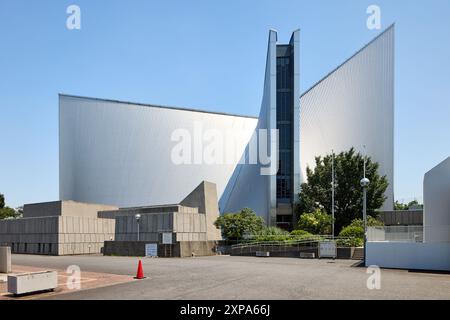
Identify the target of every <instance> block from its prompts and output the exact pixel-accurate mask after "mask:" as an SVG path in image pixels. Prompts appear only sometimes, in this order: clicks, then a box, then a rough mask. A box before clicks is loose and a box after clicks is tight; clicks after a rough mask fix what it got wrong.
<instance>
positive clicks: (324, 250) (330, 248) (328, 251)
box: [319, 241, 337, 258]
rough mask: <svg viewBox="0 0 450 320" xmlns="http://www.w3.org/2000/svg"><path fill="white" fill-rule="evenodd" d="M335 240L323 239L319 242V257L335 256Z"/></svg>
mask: <svg viewBox="0 0 450 320" xmlns="http://www.w3.org/2000/svg"><path fill="white" fill-rule="evenodd" d="M336 256H337V246H336V241H324V242H320V243H319V258H336Z"/></svg>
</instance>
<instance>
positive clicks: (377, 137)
mask: <svg viewBox="0 0 450 320" xmlns="http://www.w3.org/2000/svg"><path fill="white" fill-rule="evenodd" d="M394 31H395V28H394V25H393V26H391V27H389V28H388V29H387V30H386V31H384V32H383V33H382V34H380V35H379V36H378V37H376V38H375V39H374V40H372V41H371V42H370V43H369V44H367V45H366V46H365V47H363V48H362V49H361V50H360V51H358V52H357V53H356V54H355V55H353V56H352V57H351V58H350V59H348V60H347V61H346V62H345V63H344V64H342V65H341V66H339V67H338V68H337V69H335V70H334V71H333V72H331V73H330V74H329V75H327V76H326V77H325V78H324V79H322V80H321V81H320V82H319V83H317V84H316V85H315V86H313V87H312V88H311V89H310V90H308V91H307V92H306V93H304V94H303V95H302V97H301V99H300V166H301V172H302V181H305V180H306V168H307V166H310V167H311V168H313V167H314V164H315V161H314V159H315V157H316V156H324V155H327V154H331V152H332V150H333V149H334V152H335V153H338V152H341V151H346V150H349V149H350V148H351V147H354V148H355V149H356V150H357V151H359V152H361V153H366V154H367V155H368V156H370V157H372V159H373V160H374V161H377V162H378V163H379V164H380V168H379V172H380V174H381V175H386V176H387V179H388V181H389V187H388V189H387V190H386V193H385V195H386V197H387V200H386V202H385V204H384V206H383V208H382V209H383V210H392V208H393V204H394V191H393V190H394ZM364 146H365V147H364ZM361 174H362V173H361Z"/></svg>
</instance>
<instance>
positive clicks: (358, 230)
mask: <svg viewBox="0 0 450 320" xmlns="http://www.w3.org/2000/svg"><path fill="white" fill-rule="evenodd" d="M339 237H342V238H348V239H340V240H339V241H338V245H339V246H344V247H360V246H362V245H363V244H364V228H363V227H360V226H357V225H349V226H347V227H345V228H344V229H342V231H341V232H340V233H339Z"/></svg>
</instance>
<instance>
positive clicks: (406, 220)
mask: <svg viewBox="0 0 450 320" xmlns="http://www.w3.org/2000/svg"><path fill="white" fill-rule="evenodd" d="M379 219H380V220H381V221H383V223H384V224H385V225H386V226H397V225H401V226H421V225H423V210H392V211H383V212H380V213H379Z"/></svg>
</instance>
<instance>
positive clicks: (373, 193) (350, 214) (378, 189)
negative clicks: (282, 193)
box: [296, 148, 389, 233]
mask: <svg viewBox="0 0 450 320" xmlns="http://www.w3.org/2000/svg"><path fill="white" fill-rule="evenodd" d="M334 163H335V182H336V187H335V219H336V220H335V230H336V233H339V231H340V230H341V229H342V228H343V227H344V226H346V225H348V224H350V222H351V221H352V220H353V219H355V218H357V217H360V216H362V188H361V186H360V181H361V178H362V177H363V172H364V169H363V168H364V157H363V156H362V155H361V154H360V153H357V152H355V150H354V148H351V149H350V150H349V151H346V152H341V153H340V154H338V155H336V156H335V160H334ZM331 168H332V155H327V156H325V157H323V158H322V157H316V166H315V168H314V170H312V169H311V168H309V167H308V168H307V169H306V176H307V181H308V182H307V183H303V184H302V185H301V187H300V190H301V191H300V194H299V198H298V203H297V206H296V213H297V215H301V214H302V213H304V212H313V211H314V210H316V209H318V208H325V209H326V210H327V211H328V212H331V187H332V185H331V172H332V169H331ZM378 168H379V165H378V163H377V162H373V161H372V160H371V158H370V157H367V158H366V177H367V178H368V179H369V180H370V184H369V187H368V189H367V213H368V214H369V215H371V216H374V217H375V216H376V211H375V210H377V209H379V208H380V207H381V206H382V205H383V203H384V201H385V200H386V197H385V196H384V192H385V191H386V189H387V187H388V185H389V184H388V181H387V179H386V176H380V175H379V174H378Z"/></svg>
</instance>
